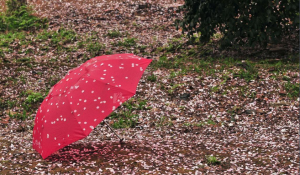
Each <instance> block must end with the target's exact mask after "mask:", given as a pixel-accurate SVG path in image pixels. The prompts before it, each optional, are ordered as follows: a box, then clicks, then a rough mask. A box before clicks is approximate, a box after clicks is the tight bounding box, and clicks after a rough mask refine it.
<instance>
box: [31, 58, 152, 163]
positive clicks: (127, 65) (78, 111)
mask: <svg viewBox="0 0 300 175" xmlns="http://www.w3.org/2000/svg"><path fill="white" fill-rule="evenodd" d="M150 62H151V60H149V59H144V58H141V57H138V56H136V55H133V54H116V55H106V56H99V57H95V58H93V59H91V60H89V61H87V62H85V63H84V64H82V65H80V66H79V67H77V68H75V69H72V70H70V71H69V72H68V73H67V75H66V76H65V77H64V78H63V79H62V80H60V81H59V82H58V83H57V84H56V85H54V86H53V87H52V88H51V90H50V92H49V94H48V96H47V97H46V98H45V100H44V101H43V103H42V104H41V106H40V107H39V109H38V112H37V114H36V118H35V126H34V130H33V148H34V149H36V150H37V151H38V152H39V153H40V154H41V155H42V157H43V158H46V157H48V156H49V155H50V154H51V153H53V152H55V151H57V150H58V149H61V148H63V147H65V146H67V145H69V144H71V143H73V142H75V141H77V140H79V139H82V138H84V137H86V136H88V135H89V133H90V132H91V131H92V130H93V129H94V128H95V127H96V126H97V125H98V124H99V123H100V122H101V121H102V120H103V119H104V118H105V117H107V116H108V115H109V114H110V113H111V112H112V111H113V110H115V109H116V108H117V107H118V106H119V105H121V104H122V103H123V102H124V101H126V100H128V99H129V98H130V97H132V96H133V95H134V94H135V91H136V87H137V84H138V82H139V80H140V78H141V76H142V74H143V72H144V70H145V69H146V68H147V66H148V65H149V64H150Z"/></svg>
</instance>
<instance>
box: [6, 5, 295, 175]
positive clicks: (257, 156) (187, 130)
mask: <svg viewBox="0 0 300 175" xmlns="http://www.w3.org/2000/svg"><path fill="white" fill-rule="evenodd" d="M34 3H35V10H36V12H37V15H40V16H44V17H47V18H48V19H49V21H50V25H49V29H48V30H47V31H46V32H48V33H50V35H52V38H51V39H49V38H47V39H46V40H43V39H42V37H38V34H29V35H28V36H27V37H26V38H25V40H26V41H28V43H29V44H23V45H22V44H21V43H20V42H19V41H18V40H17V39H15V40H13V41H11V42H10V43H9V48H10V49H12V51H11V52H9V51H5V56H6V58H7V59H8V62H7V63H1V65H0V66H1V72H0V73H1V85H0V92H1V96H2V98H1V101H0V102H1V105H2V106H1V110H2V109H3V111H1V114H0V118H1V121H0V122H1V126H2V127H1V133H0V148H1V149H0V150H1V153H0V172H1V174H13V173H17V174H21V173H53V174H55V173H65V174H73V173H90V174H112V173H117V174H202V173H210V174H232V173H234V174H237V173H238V174H252V173H260V174H271V173H272V174H298V173H299V169H298V167H299V151H298V150H299V144H298V140H299V132H298V131H299V121H298V118H297V116H298V115H299V112H298V110H299V99H297V98H291V97H289V96H288V94H289V93H290V91H289V89H287V88H286V87H285V85H286V84H287V82H290V83H291V84H292V85H293V84H299V73H298V72H297V69H291V70H287V71H283V72H281V71H277V72H274V71H273V70H272V69H273V68H267V67H265V68H259V69H258V75H259V78H254V79H253V80H250V81H247V80H246V79H245V78H243V77H245V76H241V75H242V73H243V72H241V71H242V70H244V69H243V68H242V67H239V66H236V65H234V66H231V67H230V68H228V69H227V68H226V69H223V68H222V64H220V65H218V64H213V65H207V67H209V68H210V69H209V70H213V71H209V70H207V71H201V70H200V72H195V71H187V72H184V71H183V70H182V69H180V68H176V67H174V68H172V69H166V68H163V67H158V66H155V65H151V66H150V67H149V69H147V71H146V72H145V74H144V76H143V77H142V79H141V81H140V84H139V86H138V88H137V94H136V95H135V96H134V98H133V103H135V102H136V103H138V102H139V101H141V100H145V101H146V102H147V103H146V108H145V109H141V110H134V111H133V113H134V114H136V115H137V116H138V124H137V126H136V127H135V128H123V129H117V130H116V131H117V133H118V134H119V135H121V136H123V137H124V138H125V139H126V143H125V144H119V142H118V140H117V139H115V137H114V135H113V134H112V133H111V132H110V131H109V130H108V129H107V128H106V127H105V126H104V125H102V124H100V125H99V126H98V127H96V128H95V130H94V131H93V132H92V133H91V134H90V135H89V136H88V137H87V138H85V139H83V140H80V141H78V142H75V143H74V144H71V145H69V146H67V147H65V148H64V149H62V150H60V151H58V152H56V153H54V154H53V155H52V156H50V157H49V158H47V159H46V160H42V158H41V156H40V155H39V154H38V153H37V152H36V151H35V150H33V149H32V128H33V122H34V117H35V111H31V112H30V109H27V110H26V113H25V114H24V116H26V118H27V117H28V115H29V118H28V119H25V120H20V119H19V118H16V117H13V116H17V115H19V116H22V112H23V111H24V106H25V105H24V104H27V102H28V100H27V102H26V99H28V94H31V95H33V94H34V93H32V92H41V93H43V94H45V93H47V90H49V88H50V87H51V86H53V85H54V84H55V83H56V82H57V81H58V80H59V79H61V78H62V77H63V76H64V75H65V74H66V73H67V71H68V70H69V69H71V68H73V67H76V66H78V65H80V64H81V63H83V62H84V61H86V60H87V59H89V58H90V57H91V56H92V55H93V54H112V53H125V52H132V53H135V54H137V55H139V56H144V57H147V58H150V59H153V60H156V61H157V60H159V58H161V57H163V56H165V57H166V58H167V59H169V60H172V59H173V58H175V57H176V56H177V55H180V54H181V53H182V52H185V50H192V49H191V48H193V47H190V46H181V45H180V44H179V45H178V43H177V45H176V42H177V40H180V42H181V43H184V42H185V41H186V39H184V38H183V37H181V34H180V32H178V31H176V30H175V26H174V25H173V24H174V20H175V19H176V17H180V16H181V15H180V14H178V13H177V12H176V8H177V6H178V4H176V3H172V2H164V3H162V2H149V3H146V2H132V1H126V2H118V1H116V2H114V3H111V2H106V1H93V2H92V1H91V2H89V3H86V4H85V3H82V2H81V1H77V2H60V1H57V2H56V1H55V2H53V1H51V3H50V2H45V1H37V2H31V4H33V5H34ZM181 3H182V2H181ZM53 4H55V5H53ZM68 29H73V30H74V31H75V33H76V34H74V35H75V38H74V37H73V38H72V37H70V38H67V37H66V35H67V34H66V33H63V34H62V35H64V36H63V37H62V39H61V40H58V42H55V41H54V39H53V38H54V37H53V36H54V35H53V34H55V33H60V32H61V31H63V30H67V31H69V30H68ZM109 31H111V32H113V31H115V33H114V34H112V33H111V34H109ZM42 32H45V31H41V32H40V33H42ZM51 32H53V33H51ZM114 36H116V37H114ZM176 39H177V40H176ZM80 42H82V43H83V45H84V46H82V47H80ZM89 43H93V44H96V43H101V44H103V45H104V47H103V46H101V47H100V46H99V47H98V48H96V49H93V47H92V46H89ZM180 49H181V50H180ZM70 50H71V51H70ZM170 50H171V51H172V52H168V51H170ZM24 58H29V59H28V60H26V59H25V60H24ZM194 59H195V58H194ZM174 62H175V61H174ZM160 63H161V62H160ZM168 63H170V62H168ZM203 63H205V62H203ZM182 64H183V63H182ZM187 64H188V63H187ZM204 69H205V68H203V70H204ZM236 75H238V77H237V76H236ZM150 76H152V77H155V80H151V78H149V77H150ZM225 80H226V81H225ZM7 101H9V103H7ZM39 104H40V102H38V103H33V104H32V105H31V106H28V108H31V109H34V110H36V109H37V107H38V105H39ZM125 110H127V109H126V107H125V106H122V107H120V108H118V109H117V110H116V113H117V114H120V113H122V111H125ZM107 120H108V121H109V122H110V123H111V124H113V123H114V119H113V118H109V119H107ZM210 156H214V157H216V159H217V160H218V161H215V162H213V161H209V157H210Z"/></svg>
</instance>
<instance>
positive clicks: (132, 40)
mask: <svg viewBox="0 0 300 175" xmlns="http://www.w3.org/2000/svg"><path fill="white" fill-rule="evenodd" d="M136 41H137V39H136V38H125V39H124V40H123V41H119V42H118V43H116V44H115V45H117V46H123V47H133V46H136V45H137V43H136Z"/></svg>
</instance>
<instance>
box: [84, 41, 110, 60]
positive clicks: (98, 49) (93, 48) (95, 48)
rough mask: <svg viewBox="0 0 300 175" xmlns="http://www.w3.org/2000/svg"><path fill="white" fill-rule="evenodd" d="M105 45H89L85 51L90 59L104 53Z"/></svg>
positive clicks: (96, 43) (97, 43)
mask: <svg viewBox="0 0 300 175" xmlns="http://www.w3.org/2000/svg"><path fill="white" fill-rule="evenodd" d="M104 49H105V45H104V44H100V43H99V42H95V43H89V44H88V45H87V48H86V50H87V51H88V52H89V53H90V55H91V57H95V56H99V55H102V54H103V53H104Z"/></svg>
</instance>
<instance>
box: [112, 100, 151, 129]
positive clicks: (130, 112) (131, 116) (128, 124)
mask: <svg viewBox="0 0 300 175" xmlns="http://www.w3.org/2000/svg"><path fill="white" fill-rule="evenodd" d="M146 104H147V101H146V100H136V101H135V100H134V99H130V100H128V101H126V102H124V103H123V104H122V106H121V109H122V110H121V111H120V112H118V113H116V112H113V113H111V114H110V116H109V117H110V118H111V119H112V120H113V121H114V122H113V124H112V127H113V128H115V129H119V128H134V127H136V126H137V124H138V115H137V114H136V112H135V111H139V110H149V109H150V108H149V107H146Z"/></svg>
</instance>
